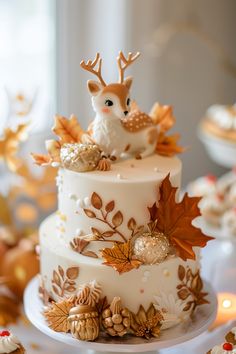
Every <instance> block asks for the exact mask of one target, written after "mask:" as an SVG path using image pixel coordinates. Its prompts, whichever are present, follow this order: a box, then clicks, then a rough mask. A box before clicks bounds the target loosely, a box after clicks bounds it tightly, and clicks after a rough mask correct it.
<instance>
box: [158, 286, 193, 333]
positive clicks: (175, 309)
mask: <svg viewBox="0 0 236 354" xmlns="http://www.w3.org/2000/svg"><path fill="white" fill-rule="evenodd" d="M154 299H155V301H156V304H154V307H155V308H156V309H157V310H159V311H160V312H161V314H162V316H163V317H164V320H163V321H162V329H167V328H170V327H172V326H175V325H177V324H179V323H180V322H184V321H185V320H186V319H187V318H188V316H189V311H191V308H190V310H189V311H183V310H184V307H185V306H186V304H187V303H186V302H184V301H182V300H180V299H177V300H176V299H175V297H174V296H173V294H169V295H166V294H165V293H163V292H161V293H160V295H159V296H154Z"/></svg>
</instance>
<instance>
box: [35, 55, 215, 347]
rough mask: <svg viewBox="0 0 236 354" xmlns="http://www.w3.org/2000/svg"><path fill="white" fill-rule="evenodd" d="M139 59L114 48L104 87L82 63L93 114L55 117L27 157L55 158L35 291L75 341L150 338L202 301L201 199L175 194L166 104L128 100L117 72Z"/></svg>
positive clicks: (176, 173) (175, 163)
mask: <svg viewBox="0 0 236 354" xmlns="http://www.w3.org/2000/svg"><path fill="white" fill-rule="evenodd" d="M137 57H138V53H137V54H136V55H132V54H129V55H128V57H127V58H126V57H125V56H124V55H123V53H122V52H121V53H120V55H119V57H118V68H119V73H120V81H119V83H114V84H108V85H107V84H106V83H105V82H104V80H103V78H102V75H101V64H102V61H101V59H100V57H99V55H97V56H96V58H95V60H94V61H93V62H92V61H88V62H87V63H85V62H82V63H81V67H82V68H83V69H85V70H87V71H90V72H92V73H93V74H95V75H96V76H97V77H98V79H99V81H91V80H90V81H89V82H88V89H89V91H90V93H91V95H92V104H93V108H94V110H95V112H96V117H95V119H94V121H93V122H92V124H91V125H90V126H89V129H88V131H87V132H84V131H83V130H82V129H81V127H80V126H79V124H78V122H77V119H76V118H75V117H74V116H71V118H70V119H66V118H64V117H61V116H57V117H56V121H55V126H54V128H53V131H54V133H56V134H57V135H58V137H59V140H56V141H48V142H47V150H48V153H49V154H48V155H46V156H45V155H36V154H34V155H33V156H34V159H35V161H36V163H37V164H39V165H43V164H51V165H53V166H55V167H57V166H59V171H58V177H57V185H58V211H57V212H56V213H55V214H54V215H51V216H50V217H49V218H48V219H46V220H45V221H44V222H43V224H42V226H41V228H40V250H41V251H40V261H41V276H42V284H41V287H40V294H41V296H42V298H43V299H44V301H45V302H46V303H47V300H48V299H49V298H50V299H52V300H54V301H56V303H53V304H52V305H51V306H50V307H49V309H48V310H47V311H46V312H45V317H46V318H47V320H48V323H49V325H50V327H51V328H53V329H54V330H56V331H63V332H71V333H72V335H73V336H74V337H76V338H78V339H82V340H94V339H96V338H97V337H98V336H99V332H100V331H105V332H106V333H107V334H108V335H111V336H116V335H117V336H120V337H121V336H123V335H125V334H127V333H131V334H133V335H136V336H141V337H146V338H149V337H151V336H158V335H159V332H160V331H161V330H162V329H166V328H170V327H172V326H174V325H176V324H178V323H180V322H182V321H185V320H186V319H188V318H189V317H190V315H191V314H192V312H193V311H194V310H195V308H196V307H197V306H199V305H201V304H205V303H207V294H206V293H205V292H204V290H203V283H202V280H201V277H200V275H199V257H198V253H199V247H204V246H205V245H206V243H207V241H209V240H210V239H211V238H210V237H207V236H205V235H204V234H203V233H202V232H201V230H199V229H197V228H195V227H194V226H193V225H192V220H193V219H194V218H195V217H197V216H199V209H198V202H199V200H200V199H199V198H190V197H188V196H187V195H185V196H184V198H183V200H182V201H181V202H179V198H178V192H179V189H180V184H181V162H180V160H179V159H178V158H176V157H175V156H174V155H175V154H176V153H177V152H180V151H181V148H180V147H179V146H177V139H178V137H177V136H167V135H166V132H167V131H168V130H169V129H170V128H171V127H172V125H173V123H174V117H173V114H172V109H171V107H169V106H161V105H159V104H155V105H154V107H153V109H152V110H151V112H150V114H149V115H148V114H146V113H143V112H141V111H140V110H139V108H138V107H137V105H136V104H134V103H131V100H130V87H131V84H132V78H130V77H128V78H126V79H124V71H125V69H126V68H127V67H128V66H129V65H130V64H131V63H132V62H133V61H134V60H135V59H136V58H137ZM96 66H98V69H96ZM60 309H63V311H64V312H63V313H64V314H65V313H66V315H64V317H63V316H62V315H60V314H61V313H62V312H60ZM55 313H56V314H57V319H58V317H59V318H60V316H61V322H60V321H59V322H60V323H59V324H58V322H55V318H56V317H55V316H54V315H55Z"/></svg>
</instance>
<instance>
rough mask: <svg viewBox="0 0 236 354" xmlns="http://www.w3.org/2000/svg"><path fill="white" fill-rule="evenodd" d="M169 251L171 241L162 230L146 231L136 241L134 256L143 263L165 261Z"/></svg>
mask: <svg viewBox="0 0 236 354" xmlns="http://www.w3.org/2000/svg"><path fill="white" fill-rule="evenodd" d="M169 251H170V244H169V241H168V239H167V237H166V236H165V235H164V234H163V233H162V232H156V231H155V232H145V233H143V234H142V235H141V236H139V237H137V238H136V240H135V241H134V246H133V253H134V256H135V257H136V258H137V259H139V260H140V261H142V263H143V264H158V263H161V262H163V261H164V260H165V258H166V257H167V255H168V253H169Z"/></svg>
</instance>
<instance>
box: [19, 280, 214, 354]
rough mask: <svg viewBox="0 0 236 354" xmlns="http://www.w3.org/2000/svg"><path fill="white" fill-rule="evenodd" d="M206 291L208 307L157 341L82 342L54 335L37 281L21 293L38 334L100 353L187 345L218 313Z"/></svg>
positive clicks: (102, 339)
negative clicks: (45, 315) (41, 333)
mask: <svg viewBox="0 0 236 354" xmlns="http://www.w3.org/2000/svg"><path fill="white" fill-rule="evenodd" d="M204 288H205V290H206V291H207V292H208V293H209V295H208V299H209V301H210V304H206V305H202V306H200V307H198V308H197V310H196V312H195V313H194V315H193V318H192V319H191V320H188V321H187V322H185V323H183V324H181V325H178V326H175V327H173V328H171V329H168V330H165V331H163V332H162V334H161V336H160V338H159V339H156V338H153V339H151V340H149V341H147V340H145V339H142V338H138V337H133V336H125V337H123V338H122V339H121V338H112V337H109V336H107V335H102V336H100V337H99V338H98V339H97V340H96V341H95V342H83V341H79V340H77V339H75V338H73V337H72V336H71V335H70V334H66V333H59V332H55V331H53V330H52V329H50V328H49V327H48V325H47V323H46V321H45V319H44V317H43V315H42V312H43V304H42V302H41V300H40V299H39V297H38V278H37V277H36V278H34V279H33V280H32V281H31V282H30V283H29V285H28V286H27V288H26V291H25V294H24V307H25V312H26V315H27V317H28V318H29V320H30V321H31V322H32V323H33V324H34V326H35V327H37V328H38V329H39V330H40V331H42V332H43V333H45V334H46V335H48V336H49V337H51V338H53V339H56V340H58V341H60V342H63V343H65V344H68V345H72V346H75V347H77V348H82V349H92V350H97V351H101V352H136V353H138V352H145V353H147V352H148V351H151V350H158V349H162V348H169V347H171V346H174V345H177V344H179V343H183V342H186V341H188V340H190V339H192V338H195V337H196V336H198V335H200V334H201V333H203V332H204V331H206V330H207V329H208V327H209V326H210V325H211V324H212V323H213V322H214V320H215V318H216V312H217V299H216V296H215V293H214V292H213V290H212V287H211V286H210V285H209V284H208V283H205V287H204Z"/></svg>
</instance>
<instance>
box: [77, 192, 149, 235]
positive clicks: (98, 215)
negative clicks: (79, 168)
mask: <svg viewBox="0 0 236 354" xmlns="http://www.w3.org/2000/svg"><path fill="white" fill-rule="evenodd" d="M91 203H92V206H93V208H94V210H91V209H83V210H84V213H85V214H86V215H87V216H88V217H89V218H94V219H96V220H98V221H99V222H101V223H103V224H106V225H107V227H108V229H107V230H105V231H100V230H98V229H97V228H94V227H91V231H92V234H93V235H92V237H91V238H90V239H88V240H89V241H110V240H106V239H107V238H111V237H112V236H117V237H120V239H121V240H122V241H120V240H117V237H116V239H115V241H116V242H127V238H128V237H126V235H125V234H124V233H123V232H122V231H121V230H120V229H119V227H120V226H121V225H122V224H123V222H124V217H123V214H122V212H121V211H120V210H118V211H116V210H115V201H114V200H111V201H109V202H108V203H104V202H103V200H102V197H101V196H100V195H98V193H96V192H93V194H92V196H91ZM104 205H105V207H104ZM127 228H128V231H127V232H128V233H129V234H130V237H129V238H130V239H131V238H132V237H133V236H135V235H136V234H137V233H139V232H140V231H141V230H142V228H143V226H142V225H141V226H137V223H136V221H135V219H134V218H130V220H129V221H128V223H127ZM129 230H130V231H131V232H129Z"/></svg>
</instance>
